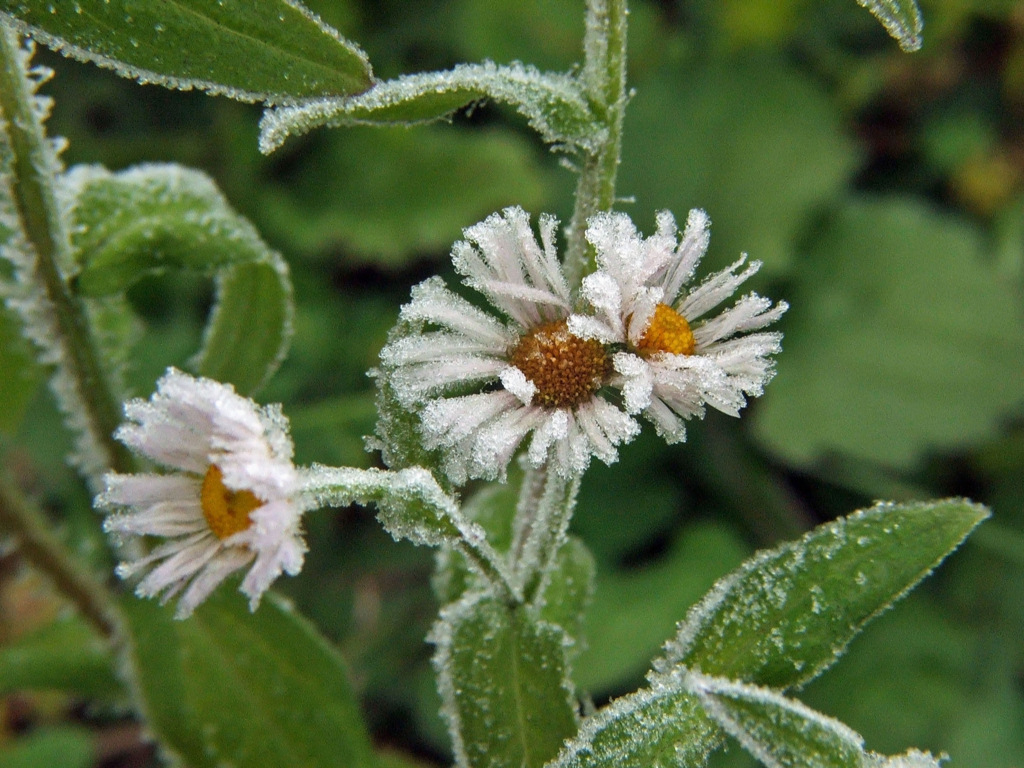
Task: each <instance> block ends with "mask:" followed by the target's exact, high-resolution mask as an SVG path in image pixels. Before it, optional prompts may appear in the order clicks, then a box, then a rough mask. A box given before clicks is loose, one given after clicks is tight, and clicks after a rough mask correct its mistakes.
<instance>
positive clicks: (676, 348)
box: [637, 304, 696, 355]
mask: <svg viewBox="0 0 1024 768" xmlns="http://www.w3.org/2000/svg"><path fill="white" fill-rule="evenodd" d="M695 347H696V341H694V338H693V331H691V330H690V324H689V323H688V322H686V318H685V317H683V316H682V315H680V314H679V313H678V312H676V311H675V310H674V309H672V307H670V306H668V304H659V305H658V306H657V307H655V308H654V317H652V318H651V324H650V325H649V326H647V330H646V331H644V335H643V336H641V337H640V341H639V342H638V343H637V348H638V349H639V350H640V352H641V353H644V352H646V353H647V354H655V353H657V352H668V353H670V354H673V355H692V354H693V351H694V348H695Z"/></svg>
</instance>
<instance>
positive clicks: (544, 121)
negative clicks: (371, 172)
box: [260, 62, 600, 154]
mask: <svg viewBox="0 0 1024 768" xmlns="http://www.w3.org/2000/svg"><path fill="white" fill-rule="evenodd" d="M483 99H493V100H494V101H497V102H501V103H503V104H510V105H512V106H513V107H515V108H516V110H517V111H518V112H519V113H520V114H522V115H524V116H525V117H526V118H527V119H528V120H529V122H530V126H531V127H532V128H534V130H536V131H537V132H538V133H539V134H540V135H541V138H543V139H544V140H545V141H547V142H552V143H562V144H568V145H572V146H582V147H584V148H592V147H594V146H596V142H597V141H598V140H599V138H600V135H599V134H598V133H597V130H596V129H595V128H594V125H595V124H596V120H595V118H594V116H593V113H592V112H591V110H590V106H589V104H588V102H587V100H586V98H585V96H584V95H583V91H582V89H581V88H580V87H579V85H578V84H577V81H576V79H575V78H573V77H571V76H569V75H563V74H554V73H547V72H545V73H541V72H539V71H538V70H536V69H534V68H533V67H526V66H523V65H521V64H513V65H510V66H497V65H495V64H493V63H491V62H487V63H484V64H460V65H458V66H456V67H455V68H454V69H452V70H448V71H443V72H423V73H419V74H415V75H405V76H403V77H399V78H397V79H395V80H387V81H384V82H381V83H377V84H376V85H375V86H374V87H373V88H371V89H370V90H368V91H365V92H364V93H360V94H358V95H356V96H349V97H346V98H333V99H321V100H318V101H312V102H310V103H307V104H300V105H295V106H285V107H279V108H277V109H273V110H267V111H266V112H265V113H264V115H263V120H262V121H261V123H260V150H261V151H263V152H264V153H267V154H269V153H270V152H273V151H274V150H275V149H277V148H278V147H280V146H281V145H282V144H283V143H284V142H285V140H286V139H287V138H288V137H289V136H297V135H301V134H303V133H308V132H309V131H311V130H313V129H314V128H318V127H320V126H325V125H326V126H342V125H359V124H365V125H396V124H397V125H408V124H412V123H422V122H426V121H430V120H437V119H439V118H442V117H444V116H445V115H449V114H451V113H452V112H454V111H455V110H457V109H459V108H460V107H463V106H465V105H467V104H470V103H472V102H475V101H481V100H483Z"/></svg>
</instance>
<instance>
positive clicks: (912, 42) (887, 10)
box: [857, 0, 924, 52]
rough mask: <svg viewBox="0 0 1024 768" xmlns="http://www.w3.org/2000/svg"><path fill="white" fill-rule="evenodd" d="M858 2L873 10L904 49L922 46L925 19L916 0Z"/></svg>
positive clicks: (909, 49)
mask: <svg viewBox="0 0 1024 768" xmlns="http://www.w3.org/2000/svg"><path fill="white" fill-rule="evenodd" d="M857 4H858V5H861V6H863V7H864V8H867V9H868V10H869V11H871V12H872V13H873V14H874V15H875V18H876V19H878V20H879V21H880V22H882V26H884V27H885V29H886V31H887V32H888V33H889V34H890V35H892V36H893V38H895V39H896V40H897V41H898V42H899V44H900V48H902V49H903V50H904V51H908V52H909V51H916V50H918V49H919V48H920V47H921V42H922V40H921V30H922V29H924V20H923V19H922V18H921V9H920V8H918V7H917V3H916V2H915V0H857Z"/></svg>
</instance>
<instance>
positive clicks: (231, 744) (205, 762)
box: [122, 590, 373, 768]
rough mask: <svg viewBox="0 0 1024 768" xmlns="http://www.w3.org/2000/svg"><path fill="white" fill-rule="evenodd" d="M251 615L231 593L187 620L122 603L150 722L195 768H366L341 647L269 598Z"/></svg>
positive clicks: (140, 603)
mask: <svg viewBox="0 0 1024 768" xmlns="http://www.w3.org/2000/svg"><path fill="white" fill-rule="evenodd" d="M268 597H269V598H270V599H269V600H268V599H264V601H263V604H262V606H261V607H260V610H258V611H257V612H256V613H254V614H250V613H249V611H248V610H247V609H246V605H245V602H244V601H243V600H242V599H241V598H240V597H239V596H238V595H237V594H235V593H234V592H233V591H231V590H221V591H219V593H217V594H214V595H213V596H211V597H210V598H209V599H208V600H207V601H206V602H205V603H204V604H203V605H202V606H200V607H199V609H198V610H197V611H196V613H195V615H194V616H192V618H190V619H189V620H188V621H174V620H173V618H172V611H171V610H169V609H167V608H164V607H162V606H160V605H157V604H155V603H153V602H151V601H148V600H135V599H133V598H128V599H126V600H124V601H123V602H122V608H123V610H124V613H125V615H126V618H127V622H128V629H129V642H128V644H127V647H126V651H127V653H128V655H129V659H128V662H129V663H128V664H127V665H126V666H127V668H128V669H130V670H131V676H132V684H133V688H134V690H135V692H136V698H137V699H139V700H141V703H142V706H143V711H144V712H145V714H146V722H147V726H148V727H149V728H150V729H152V730H153V731H154V732H155V733H156V734H157V736H158V737H159V739H160V743H161V744H162V745H163V746H164V747H165V748H166V749H168V750H169V751H171V752H172V753H173V754H175V755H177V757H178V758H179V759H180V760H181V761H182V762H184V763H187V764H188V765H189V766H192V768H214V767H215V766H216V767H220V766H223V765H227V764H230V765H233V766H236V768H263V767H264V766H268V765H273V766H275V767H276V768H308V766H311V765H315V766H318V768H333V767H336V768H360V767H361V766H370V765H373V756H372V753H371V750H370V742H369V737H368V735H367V732H366V728H365V726H364V724H363V722H362V719H361V717H360V714H359V710H358V707H357V704H356V700H355V696H354V694H353V691H352V686H351V684H350V683H349V680H348V672H347V670H346V669H345V665H344V663H343V661H342V659H341V657H340V656H339V655H338V653H337V652H336V650H335V649H334V648H333V647H331V646H330V645H329V644H328V642H327V641H326V640H325V639H324V638H323V637H321V636H320V635H319V634H317V632H316V630H314V629H313V627H312V626H311V625H310V624H308V623H307V622H306V621H305V620H304V619H302V618H301V617H300V616H299V615H298V614H297V613H295V612H294V610H293V609H292V607H291V605H290V604H288V603H286V602H284V601H283V600H281V599H279V598H275V597H273V595H268Z"/></svg>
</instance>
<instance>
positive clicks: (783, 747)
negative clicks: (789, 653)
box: [679, 670, 939, 768]
mask: <svg viewBox="0 0 1024 768" xmlns="http://www.w3.org/2000/svg"><path fill="white" fill-rule="evenodd" d="M679 675H680V676H681V677H682V678H683V680H684V684H685V685H686V686H687V687H688V688H690V689H691V690H692V691H693V692H694V693H695V694H697V695H698V696H699V697H700V700H701V703H702V704H703V705H704V707H705V709H706V710H707V712H708V713H709V714H710V715H711V716H712V717H713V718H714V719H715V720H716V721H717V722H718V724H719V725H721V726H722V728H724V729H725V730H726V731H727V732H728V733H729V734H730V735H731V736H733V737H734V738H736V740H737V741H739V742H740V744H742V745H743V746H744V748H745V749H746V750H747V751H748V752H750V753H751V754H752V755H754V756H755V757H756V758H757V759H758V760H760V761H761V763H762V764H763V765H765V766H767V767H768V768H938V766H939V761H938V760H937V759H936V758H934V757H933V756H932V755H930V754H928V753H926V752H920V751H918V750H914V749H912V750H910V751H908V752H907V753H906V754H903V755H897V756H895V757H886V756H884V755H878V754H875V753H873V752H868V751H866V750H865V749H864V739H863V738H862V737H861V735H860V734H859V733H856V732H855V731H853V730H852V729H851V728H849V727H848V726H846V725H845V724H843V723H841V722H840V721H838V720H835V719H834V718H831V717H827V716H826V715H823V714H821V713H820V712H815V711H814V710H813V709H811V708H810V707H808V706H805V705H804V704H802V703H800V702H799V701H794V700H793V699H788V698H786V697H785V696H782V695H781V694H779V693H777V692H775V691H772V690H769V689H767V688H760V687H758V686H754V685H747V684H745V683H738V682H735V681H731V680H723V679H722V678H716V677H710V676H707V675H702V674H699V673H696V672H687V671H686V670H679Z"/></svg>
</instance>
